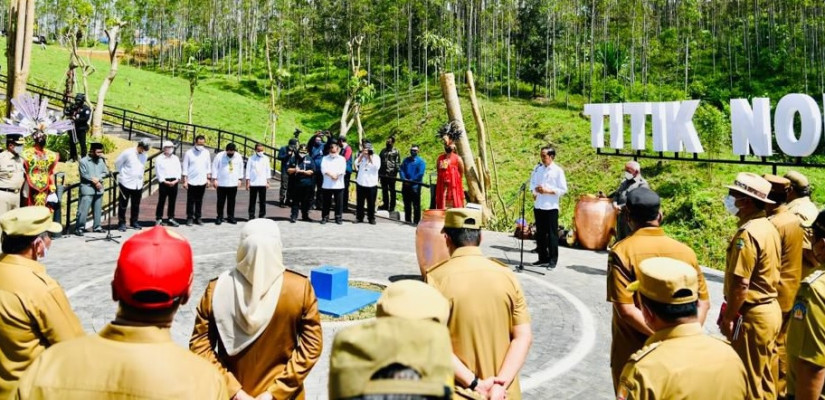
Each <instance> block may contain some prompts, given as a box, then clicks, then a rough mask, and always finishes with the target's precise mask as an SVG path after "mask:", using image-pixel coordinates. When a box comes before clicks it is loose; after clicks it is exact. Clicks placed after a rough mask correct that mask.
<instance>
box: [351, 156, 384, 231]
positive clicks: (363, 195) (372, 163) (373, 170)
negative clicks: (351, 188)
mask: <svg viewBox="0 0 825 400" xmlns="http://www.w3.org/2000/svg"><path fill="white" fill-rule="evenodd" d="M380 168H381V157H380V156H378V155H377V154H375V151H374V150H373V148H372V143H370V142H365V143H364V149H363V150H361V154H359V155H358V159H357V160H355V169H356V170H357V171H358V176H356V178H355V184H356V187H355V201H356V207H355V223H356V224H358V223H361V222H364V203H365V202H366V203H367V219H368V220H369V221H370V224H372V225H375V198H376V197H377V196H378V170H379V169H380Z"/></svg>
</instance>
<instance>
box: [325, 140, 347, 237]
mask: <svg viewBox="0 0 825 400" xmlns="http://www.w3.org/2000/svg"><path fill="white" fill-rule="evenodd" d="M340 150H341V148H340V147H338V143H332V144H330V146H329V154H327V155H326V156H324V158H323V159H321V175H323V177H324V181H323V183H322V184H321V190H322V191H323V195H324V205H323V207H322V208H321V223H322V224H326V223H327V222H329V209H330V207H331V206H332V200H333V197H334V198H335V223H336V224H338V225H341V224H343V223H344V220H343V213H344V203H343V202H344V174H346V172H347V160H345V159H344V157H342V156H341V155H340V154H338V152H339V151H340Z"/></svg>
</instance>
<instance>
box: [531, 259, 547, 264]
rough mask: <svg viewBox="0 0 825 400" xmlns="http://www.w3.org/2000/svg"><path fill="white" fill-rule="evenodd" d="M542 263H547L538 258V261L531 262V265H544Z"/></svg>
mask: <svg viewBox="0 0 825 400" xmlns="http://www.w3.org/2000/svg"><path fill="white" fill-rule="evenodd" d="M544 264H547V261H544V260H538V261H535V262H533V265H544Z"/></svg>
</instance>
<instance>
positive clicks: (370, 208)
mask: <svg viewBox="0 0 825 400" xmlns="http://www.w3.org/2000/svg"><path fill="white" fill-rule="evenodd" d="M376 197H378V186H361V185H356V186H355V202H356V205H355V219H357V220H358V221H362V222H363V221H364V203H366V206H367V210H366V211H367V218H368V219H369V220H370V222H372V221H375V198H376Z"/></svg>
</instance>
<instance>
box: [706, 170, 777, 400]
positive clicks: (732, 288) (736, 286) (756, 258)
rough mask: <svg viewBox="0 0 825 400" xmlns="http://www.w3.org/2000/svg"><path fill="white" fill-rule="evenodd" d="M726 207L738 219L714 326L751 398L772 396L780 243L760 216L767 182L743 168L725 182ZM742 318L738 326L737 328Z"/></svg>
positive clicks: (768, 187) (768, 222)
mask: <svg viewBox="0 0 825 400" xmlns="http://www.w3.org/2000/svg"><path fill="white" fill-rule="evenodd" d="M727 188H728V196H727V197H726V198H725V208H726V209H727V211H728V212H729V213H731V214H734V215H736V216H738V217H739V229H738V230H737V231H736V233H735V234H734V235H733V238H732V239H731V241H730V245H728V250H727V263H726V267H725V282H724V294H725V301H726V303H725V304H724V305H723V310H722V311H720V315H719V321H718V323H719V329H720V330H721V331H722V334H723V335H725V337H727V338H728V340H730V342H731V345H732V346H733V349H734V350H736V353H737V354H739V357H740V358H742V362H744V363H745V369H746V370H747V372H748V385H749V386H750V388H749V393H750V397H749V398H751V399H756V400H759V399H774V398H776V377H775V376H773V365H774V364H775V363H776V362H777V354H776V351H775V346H776V337H777V335H779V329H780V327H781V326H782V310H781V308H780V307H779V303H778V302H777V300H776V298H777V290H776V288H777V287H778V286H779V268H780V265H781V259H780V254H781V249H782V243H781V239H780V237H779V232H777V230H776V228H775V227H774V226H773V224H772V223H771V222H770V221H768V219H767V218H766V217H765V205H766V204H774V201H773V200H770V199H769V198H768V193H769V192H770V190H771V184H770V182H768V181H766V180H765V179H764V178H762V177H760V176H759V175H756V174H752V173H747V172H742V173H739V174H738V175H737V176H736V180H735V181H734V183H733V185H730V186H727ZM740 317H741V321H742V322H741V326H740V327H739V329H737V325H738V322H737V321H739V320H740Z"/></svg>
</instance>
